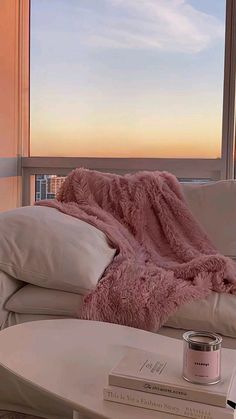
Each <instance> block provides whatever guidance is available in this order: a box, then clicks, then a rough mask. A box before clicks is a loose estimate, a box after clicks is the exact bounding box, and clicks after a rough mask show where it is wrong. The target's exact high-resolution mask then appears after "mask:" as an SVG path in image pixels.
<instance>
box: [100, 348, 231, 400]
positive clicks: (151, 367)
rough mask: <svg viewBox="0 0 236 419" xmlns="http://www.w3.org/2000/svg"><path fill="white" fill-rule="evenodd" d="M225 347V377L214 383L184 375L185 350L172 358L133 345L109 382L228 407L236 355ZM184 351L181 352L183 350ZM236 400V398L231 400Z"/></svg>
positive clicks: (111, 375)
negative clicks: (195, 382)
mask: <svg viewBox="0 0 236 419" xmlns="http://www.w3.org/2000/svg"><path fill="white" fill-rule="evenodd" d="M229 351H230V350H226V351H224V350H222V368H221V369H222V374H221V375H222V380H221V381H220V382H219V383H217V384H214V385H208V386H206V385H201V384H192V383H189V382H187V381H186V380H184V379H183V378H182V364H183V360H182V352H181V351H179V353H176V352H175V351H174V349H173V357H171V358H170V357H169V358H168V357H165V356H164V355H159V354H156V353H151V352H147V351H143V350H140V349H135V348H130V349H129V350H128V351H127V353H126V355H125V356H124V357H123V358H122V359H121V360H120V362H119V363H118V365H117V366H115V367H114V368H113V369H112V370H111V372H110V373H109V377H108V384H109V385H110V386H115V387H124V388H129V389H133V390H138V391H143V392H147V393H154V394H160V395H162V396H169V397H175V398H180V399H185V400H192V401H195V402H199V403H205V404H211V405H213V406H220V407H225V406H226V404H227V400H228V398H229V396H228V395H229V391H230V387H231V385H232V381H233V376H234V374H233V371H234V368H235V364H234V361H235V357H232V358H231V357H230V356H229V354H228V352H229ZM180 352H181V353H180ZM232 402H235V399H234V400H232Z"/></svg>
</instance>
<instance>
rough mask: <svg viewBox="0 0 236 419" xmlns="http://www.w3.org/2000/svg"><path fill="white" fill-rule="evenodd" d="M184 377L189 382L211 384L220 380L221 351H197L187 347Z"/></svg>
mask: <svg viewBox="0 0 236 419" xmlns="http://www.w3.org/2000/svg"><path fill="white" fill-rule="evenodd" d="M183 375H184V377H185V378H187V379H188V380H189V381H192V382H196V383H202V384H210V383H214V382H216V381H218V380H219V379H220V349H218V350H215V351H197V350H193V349H189V348H186V347H185V351H184V365H183Z"/></svg>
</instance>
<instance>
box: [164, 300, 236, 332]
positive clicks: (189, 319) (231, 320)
mask: <svg viewBox="0 0 236 419" xmlns="http://www.w3.org/2000/svg"><path fill="white" fill-rule="evenodd" d="M235 320H236V296H235V295H231V294H218V293H215V292H211V294H210V295H209V296H208V297H207V298H206V299H203V300H198V301H193V302H191V303H187V304H184V305H182V306H181V307H180V308H179V309H178V311H177V312H176V313H175V314H173V315H172V316H171V317H169V319H168V321H167V322H166V324H165V326H167V327H173V328H176V329H187V330H211V331H214V332H216V333H220V334H222V335H224V336H230V337H233V338H236V321H235Z"/></svg>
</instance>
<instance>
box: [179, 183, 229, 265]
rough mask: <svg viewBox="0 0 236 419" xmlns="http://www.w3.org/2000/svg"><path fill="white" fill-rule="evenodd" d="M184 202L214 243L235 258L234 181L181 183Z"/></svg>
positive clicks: (221, 250)
mask: <svg viewBox="0 0 236 419" xmlns="http://www.w3.org/2000/svg"><path fill="white" fill-rule="evenodd" d="M182 186H183V191H184V195H185V198H186V201H187V203H188V205H189V208H190V209H191V211H192V213H193V214H194V215H195V217H196V219H197V220H198V221H199V222H200V224H201V225H202V226H203V227H204V228H205V230H206V232H207V233H208V235H209V237H210V238H211V240H212V242H213V244H214V245H215V246H216V247H217V249H218V250H219V251H220V252H221V253H223V254H224V255H226V256H230V257H236V181H234V180H222V181H219V182H212V183H207V184H200V185H198V184H187V183H186V184H183V185H182Z"/></svg>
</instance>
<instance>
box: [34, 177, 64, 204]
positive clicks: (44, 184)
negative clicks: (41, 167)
mask: <svg viewBox="0 0 236 419" xmlns="http://www.w3.org/2000/svg"><path fill="white" fill-rule="evenodd" d="M64 180H65V176H57V175H36V176H35V201H40V200H41V199H53V198H55V196H56V193H57V191H58V190H59V189H60V187H61V185H62V184H63V182H64Z"/></svg>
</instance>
